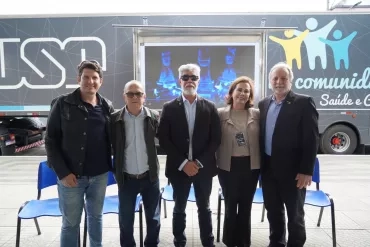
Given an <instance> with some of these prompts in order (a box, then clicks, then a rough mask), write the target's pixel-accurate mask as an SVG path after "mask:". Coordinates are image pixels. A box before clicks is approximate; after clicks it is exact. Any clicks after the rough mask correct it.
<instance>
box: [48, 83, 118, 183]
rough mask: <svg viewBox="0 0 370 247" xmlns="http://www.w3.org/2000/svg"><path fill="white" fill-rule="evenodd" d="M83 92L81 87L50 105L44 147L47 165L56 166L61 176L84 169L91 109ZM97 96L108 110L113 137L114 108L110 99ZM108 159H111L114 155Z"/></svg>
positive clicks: (78, 173)
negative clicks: (82, 94) (88, 120)
mask: <svg viewBox="0 0 370 247" xmlns="http://www.w3.org/2000/svg"><path fill="white" fill-rule="evenodd" d="M80 95H81V92H80V89H79V88H78V89H76V90H75V91H74V92H72V93H70V94H66V95H62V96H60V97H58V98H56V99H54V100H53V102H52V104H51V105H52V108H51V110H50V113H49V118H48V122H47V127H46V136H45V148H46V154H47V161H48V165H49V166H50V167H52V168H53V169H54V171H55V173H56V174H57V176H58V178H59V179H62V178H64V177H65V176H67V175H68V174H70V173H73V174H74V175H76V177H80V176H81V175H82V172H83V167H84V161H85V146H86V131H87V127H86V126H87V124H86V122H87V116H88V111H87V109H86V107H85V106H84V105H83V102H82V100H81V96H80ZM97 96H98V98H99V99H100V102H101V104H102V106H103V109H104V110H105V118H106V121H107V122H106V123H107V124H106V131H107V135H108V136H109V138H110V137H111V136H110V125H111V124H110V114H111V113H112V112H113V111H114V108H113V105H112V103H111V102H110V101H109V100H107V99H105V98H104V97H102V96H101V95H99V94H98V95H97ZM109 143H110V142H109ZM109 160H110V161H111V154H109ZM110 164H112V162H110Z"/></svg>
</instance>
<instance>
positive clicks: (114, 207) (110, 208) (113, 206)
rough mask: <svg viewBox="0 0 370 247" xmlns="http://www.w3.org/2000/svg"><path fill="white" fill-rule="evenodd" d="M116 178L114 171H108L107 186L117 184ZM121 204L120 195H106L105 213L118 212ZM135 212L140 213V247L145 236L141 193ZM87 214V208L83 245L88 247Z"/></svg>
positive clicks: (137, 199)
mask: <svg viewBox="0 0 370 247" xmlns="http://www.w3.org/2000/svg"><path fill="white" fill-rule="evenodd" d="M116 183H117V182H116V179H115V178H114V175H113V172H109V173H108V183H107V186H110V185H114V184H116ZM118 206H119V200H118V195H112V196H106V197H105V199H104V205H103V215H104V214H117V215H118V213H119V211H118ZM135 212H136V213H137V212H138V213H139V232H140V247H143V246H144V238H143V207H142V197H141V195H140V194H139V195H138V196H137V198H136V204H135ZM86 226H87V215H86V210H85V226H84V238H83V246H84V247H86V244H87V227H86Z"/></svg>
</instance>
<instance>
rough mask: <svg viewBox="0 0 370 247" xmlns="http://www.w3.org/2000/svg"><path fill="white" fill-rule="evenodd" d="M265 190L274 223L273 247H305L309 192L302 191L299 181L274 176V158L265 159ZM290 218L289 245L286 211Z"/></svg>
mask: <svg viewBox="0 0 370 247" xmlns="http://www.w3.org/2000/svg"><path fill="white" fill-rule="evenodd" d="M265 165H266V169H264V171H263V173H262V190H263V199H264V201H265V206H266V211H267V218H268V220H269V223H270V245H269V246H270V247H280V246H288V247H303V246H304V243H305V242H306V228H305V220H304V215H305V212H304V208H303V207H304V201H305V197H306V189H298V188H297V181H296V180H295V177H290V178H286V177H284V178H281V177H277V176H275V175H274V172H273V168H272V167H271V166H270V157H269V156H266V157H265ZM284 205H285V208H286V211H287V215H288V232H289V237H288V243H287V241H286V226H285V225H286V223H285V208H284Z"/></svg>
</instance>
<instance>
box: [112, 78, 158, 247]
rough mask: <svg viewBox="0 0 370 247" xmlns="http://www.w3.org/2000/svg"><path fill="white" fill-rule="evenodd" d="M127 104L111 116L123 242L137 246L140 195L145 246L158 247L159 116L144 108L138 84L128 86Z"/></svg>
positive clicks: (114, 164) (125, 94)
mask: <svg viewBox="0 0 370 247" xmlns="http://www.w3.org/2000/svg"><path fill="white" fill-rule="evenodd" d="M123 97H124V100H125V103H126V105H125V106H124V107H123V108H122V109H121V110H119V111H117V112H115V113H114V114H112V121H111V122H112V146H113V153H114V154H113V158H114V162H113V166H114V169H115V177H116V180H117V184H118V197H119V202H120V204H119V226H120V242H121V246H123V247H134V246H136V244H135V239H134V221H135V202H136V197H137V195H138V194H139V193H140V194H141V195H142V198H143V203H144V208H145V219H146V226H147V227H146V228H147V236H146V238H145V241H144V245H145V246H146V247H157V246H158V244H159V230H160V207H159V205H160V190H159V178H158V174H159V164H158V158H157V150H156V145H155V137H156V134H157V128H158V120H159V114H158V112H156V111H153V110H151V109H149V108H147V107H144V106H143V105H144V101H145V93H144V89H143V86H142V85H141V83H140V82H138V81H130V82H128V83H126V85H125V88H124V93H123Z"/></svg>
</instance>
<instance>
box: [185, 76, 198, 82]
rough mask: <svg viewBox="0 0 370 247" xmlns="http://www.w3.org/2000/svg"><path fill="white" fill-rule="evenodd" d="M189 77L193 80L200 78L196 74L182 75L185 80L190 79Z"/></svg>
mask: <svg viewBox="0 0 370 247" xmlns="http://www.w3.org/2000/svg"><path fill="white" fill-rule="evenodd" d="M189 79H191V80H192V81H197V80H198V79H199V76H196V75H182V76H181V80H183V81H188V80H189Z"/></svg>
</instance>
